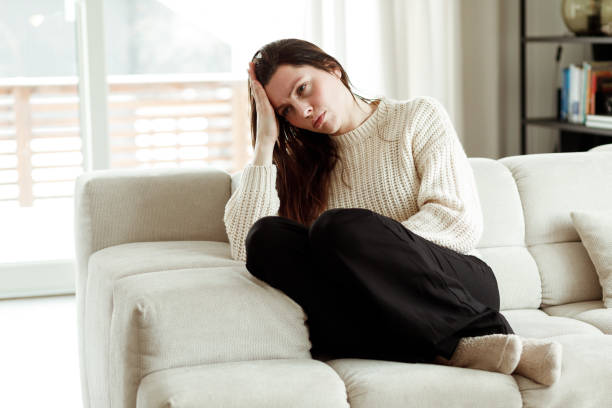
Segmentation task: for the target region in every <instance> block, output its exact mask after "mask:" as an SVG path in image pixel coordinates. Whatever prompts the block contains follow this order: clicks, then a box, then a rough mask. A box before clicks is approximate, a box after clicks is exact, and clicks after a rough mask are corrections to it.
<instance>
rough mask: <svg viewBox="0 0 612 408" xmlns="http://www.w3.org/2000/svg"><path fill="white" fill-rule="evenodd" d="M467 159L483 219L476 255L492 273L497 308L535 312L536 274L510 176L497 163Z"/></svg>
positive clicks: (538, 292) (538, 295)
mask: <svg viewBox="0 0 612 408" xmlns="http://www.w3.org/2000/svg"><path fill="white" fill-rule="evenodd" d="M468 160H469V162H470V164H471V166H472V170H473V173H474V177H475V179H476V186H477V189H478V194H479V198H480V203H481V206H482V213H483V218H484V229H483V233H482V237H481V239H480V242H479V243H478V245H477V246H476V248H477V251H476V252H477V253H478V256H479V257H480V258H481V259H482V260H483V261H485V262H486V263H487V264H488V265H489V266H490V267H491V269H493V272H494V273H495V277H496V278H497V284H498V287H499V292H500V308H501V309H502V310H506V309H537V308H538V307H540V303H541V283H540V274H539V273H538V267H537V265H536V263H535V261H534V259H533V257H532V256H531V254H530V252H529V250H528V248H527V246H526V245H525V223H524V215H523V208H522V205H521V197H520V195H519V192H518V189H517V186H516V182H515V180H514V178H513V177H512V173H511V172H510V170H508V168H507V167H506V166H504V165H503V164H502V163H500V162H499V161H498V160H494V159H488V158H480V157H475V158H469V159H468Z"/></svg>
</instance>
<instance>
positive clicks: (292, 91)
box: [264, 65, 352, 135]
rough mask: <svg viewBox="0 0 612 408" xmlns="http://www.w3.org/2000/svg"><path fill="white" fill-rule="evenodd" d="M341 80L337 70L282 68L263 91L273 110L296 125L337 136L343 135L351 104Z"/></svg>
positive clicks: (298, 67) (289, 66) (282, 66)
mask: <svg viewBox="0 0 612 408" xmlns="http://www.w3.org/2000/svg"><path fill="white" fill-rule="evenodd" d="M340 77H341V72H340V70H339V69H338V68H336V69H335V70H334V72H333V73H329V72H327V71H323V70H321V69H317V68H315V67H313V66H310V65H302V66H294V65H279V66H278V68H277V69H276V72H275V73H274V75H272V78H270V81H269V82H268V84H267V85H266V86H264V89H265V90H266V94H267V95H268V99H269V100H270V103H271V104H272V107H273V108H274V110H275V111H276V112H277V113H278V114H279V115H280V116H282V117H284V118H285V119H286V120H287V121H288V122H289V123H290V124H292V125H293V126H295V127H298V128H301V129H307V130H311V131H313V132H317V133H326V134H330V135H334V134H339V133H341V132H340V130H342V124H343V121H345V120H344V118H345V117H346V115H345V109H346V108H345V107H346V106H347V101H348V100H350V101H352V98H351V97H350V94H349V91H348V89H347V88H346V87H345V86H344V84H343V83H342V82H341V81H340ZM347 96H348V98H349V99H348V100H347ZM317 119H318V122H317Z"/></svg>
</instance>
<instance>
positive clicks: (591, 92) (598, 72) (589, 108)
mask: <svg viewBox="0 0 612 408" xmlns="http://www.w3.org/2000/svg"><path fill="white" fill-rule="evenodd" d="M561 78H562V83H561V101H560V106H559V117H560V118H561V120H563V121H567V122H570V123H577V124H584V125H586V126H590V125H593V124H594V125H598V124H600V123H601V121H600V120H598V118H593V117H590V118H588V117H589V116H598V117H599V116H605V115H612V61H583V62H582V64H580V65H577V64H569V66H567V67H566V68H563V70H562V76H561ZM605 123H608V122H605Z"/></svg>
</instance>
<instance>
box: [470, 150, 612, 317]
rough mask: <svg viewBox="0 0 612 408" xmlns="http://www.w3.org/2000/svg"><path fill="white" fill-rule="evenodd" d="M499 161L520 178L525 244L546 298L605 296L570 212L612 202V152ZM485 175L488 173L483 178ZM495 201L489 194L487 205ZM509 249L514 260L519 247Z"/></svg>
mask: <svg viewBox="0 0 612 408" xmlns="http://www.w3.org/2000/svg"><path fill="white" fill-rule="evenodd" d="M498 162H499V163H500V164H502V165H504V166H505V167H506V168H507V169H508V171H509V172H510V173H511V174H512V178H513V179H514V181H515V183H516V187H515V188H516V189H517V190H518V194H519V196H520V201H521V206H522V211H523V214H524V219H525V221H524V224H525V245H526V247H527V250H528V251H529V253H530V254H531V256H532V257H533V259H534V261H535V263H536V264H537V269H538V271H539V274H540V279H541V283H542V304H543V305H545V306H547V305H559V304H566V303H573V302H580V301H587V300H599V299H601V286H600V285H599V281H598V278H597V274H596V272H595V268H594V266H593V263H592V262H591V260H590V258H589V256H588V253H587V252H586V249H585V248H584V246H583V245H582V243H581V241H580V237H579V236H578V233H577V232H576V229H575V228H574V226H573V223H572V220H571V217H570V212H571V211H574V210H586V211H588V210H595V211H596V210H604V209H609V208H610V207H612V152H609V151H593V152H574V153H546V154H531V155H524V156H511V157H505V158H502V159H499V160H498ZM483 177H486V175H480V177H479V178H480V179H482V178H483ZM485 194H486V193H485ZM492 204H494V203H493V202H492V201H490V200H489V202H487V204H486V206H487V207H488V206H489V205H492ZM517 211H518V209H517ZM489 228H495V229H497V226H492V225H491V226H489ZM510 231H512V230H510ZM500 232H501V231H500ZM483 244H484V245H486V241H485V242H483ZM507 255H508V262H514V261H511V260H510V258H511V257H512V256H513V252H512V251H508V253H507ZM525 266H526V265H525ZM515 273H517V274H521V273H524V272H523V271H519V270H516V271H515Z"/></svg>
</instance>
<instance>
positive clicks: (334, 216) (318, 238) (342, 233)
mask: <svg viewBox="0 0 612 408" xmlns="http://www.w3.org/2000/svg"><path fill="white" fill-rule="evenodd" d="M372 214H373V212H372V211H371V210H368V209H365V208H334V209H331V210H327V211H324V212H323V213H322V214H321V215H319V217H318V218H317V219H316V220H315V221H314V222H313V223H312V225H311V226H310V228H309V230H308V237H309V239H310V243H311V244H312V245H317V244H321V245H324V246H327V245H329V244H330V243H343V242H348V241H350V240H351V238H355V237H356V236H357V234H358V233H359V232H360V231H363V228H362V226H361V225H360V224H361V221H362V220H364V219H365V217H370V216H371V215H372Z"/></svg>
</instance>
